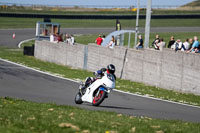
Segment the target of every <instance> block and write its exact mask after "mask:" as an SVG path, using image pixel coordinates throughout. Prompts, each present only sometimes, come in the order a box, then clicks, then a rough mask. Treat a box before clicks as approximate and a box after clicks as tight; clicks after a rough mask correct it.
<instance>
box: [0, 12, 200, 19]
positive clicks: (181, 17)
mask: <svg viewBox="0 0 200 133" xmlns="http://www.w3.org/2000/svg"><path fill="white" fill-rule="evenodd" d="M0 17H19V18H56V19H136V15H50V14H20V13H19V14H17V13H0ZM139 18H140V19H145V18H146V15H140V16H139ZM151 18H152V19H197V18H200V14H195V15H194V14H190V15H152V16H151Z"/></svg>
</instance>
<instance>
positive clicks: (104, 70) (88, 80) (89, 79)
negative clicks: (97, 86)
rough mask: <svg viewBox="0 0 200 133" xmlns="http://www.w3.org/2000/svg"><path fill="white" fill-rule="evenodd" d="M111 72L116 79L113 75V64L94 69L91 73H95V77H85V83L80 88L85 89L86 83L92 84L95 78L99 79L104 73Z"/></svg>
mask: <svg viewBox="0 0 200 133" xmlns="http://www.w3.org/2000/svg"><path fill="white" fill-rule="evenodd" d="M105 73H107V74H112V75H113V76H114V78H115V80H116V76H115V74H114V73H115V66H114V65H113V64H109V65H108V66H107V68H101V69H100V70H98V71H95V72H94V73H93V74H94V75H95V78H93V77H87V78H86V80H85V84H84V85H83V86H82V87H81V89H82V90H83V89H85V88H86V87H87V86H88V85H90V84H92V83H93V82H94V81H95V80H96V79H101V78H102V77H103V76H104V74H105Z"/></svg>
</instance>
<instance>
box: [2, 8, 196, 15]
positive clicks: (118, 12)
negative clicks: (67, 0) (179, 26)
mask: <svg viewBox="0 0 200 133" xmlns="http://www.w3.org/2000/svg"><path fill="white" fill-rule="evenodd" d="M0 12H2V13H22V14H23V13H29V14H55V15H86V14H87V15H136V11H131V10H130V9H97V8H96V9H91V8H90V9H87V8H72V9H69V8H68V9H67V8H66V9H63V8H57V7H56V8H52V9H50V8H43V9H42V10H34V9H32V8H31V7H30V8H15V9H8V8H7V9H2V8H0ZM140 14H142V15H145V14H146V9H144V8H142V9H140ZM152 14H153V15H154V14H161V15H162V14H199V10H192V8H191V10H184V9H182V10H181V9H179V10H176V9H152Z"/></svg>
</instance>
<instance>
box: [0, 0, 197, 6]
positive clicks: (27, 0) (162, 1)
mask: <svg viewBox="0 0 200 133" xmlns="http://www.w3.org/2000/svg"><path fill="white" fill-rule="evenodd" d="M140 1H141V5H146V2H147V0H140ZM191 1H195V0H152V5H154V6H155V5H173V6H180V5H184V4H186V3H189V2H191ZM1 2H4V3H16V4H42V5H77V6H80V5H97V6H98V5H101V6H102V5H113V6H116V5H136V3H137V0H0V3H1Z"/></svg>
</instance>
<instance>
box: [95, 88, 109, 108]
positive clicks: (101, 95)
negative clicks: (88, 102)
mask: <svg viewBox="0 0 200 133" xmlns="http://www.w3.org/2000/svg"><path fill="white" fill-rule="evenodd" d="M105 96H106V92H105V91H102V90H100V92H99V94H98V95H95V97H94V98H93V101H92V105H93V106H99V105H100V104H101V103H102V102H103V100H104V98H105Z"/></svg>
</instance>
